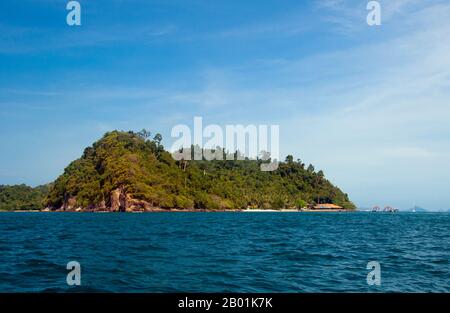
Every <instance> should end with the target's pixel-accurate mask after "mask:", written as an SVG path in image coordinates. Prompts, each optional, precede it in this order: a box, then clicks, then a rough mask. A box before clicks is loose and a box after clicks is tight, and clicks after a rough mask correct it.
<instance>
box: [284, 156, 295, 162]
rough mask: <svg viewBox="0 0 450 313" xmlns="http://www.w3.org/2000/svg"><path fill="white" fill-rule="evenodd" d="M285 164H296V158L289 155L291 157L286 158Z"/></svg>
mask: <svg viewBox="0 0 450 313" xmlns="http://www.w3.org/2000/svg"><path fill="white" fill-rule="evenodd" d="M285 162H286V163H288V164H292V163H294V157H293V156H292V155H290V154H289V155H288V156H287V157H286V160H285Z"/></svg>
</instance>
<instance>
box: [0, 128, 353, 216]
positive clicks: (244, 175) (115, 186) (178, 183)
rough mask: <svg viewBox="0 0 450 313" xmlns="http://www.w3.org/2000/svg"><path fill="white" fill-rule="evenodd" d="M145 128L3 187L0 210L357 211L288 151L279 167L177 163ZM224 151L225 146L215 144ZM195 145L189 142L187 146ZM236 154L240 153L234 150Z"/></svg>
mask: <svg viewBox="0 0 450 313" xmlns="http://www.w3.org/2000/svg"><path fill="white" fill-rule="evenodd" d="M150 138H151V136H150V132H148V131H145V130H143V131H140V132H133V131H111V132H107V133H106V134H105V135H104V136H103V137H102V138H101V139H100V140H98V141H97V142H95V143H94V144H93V145H92V146H90V147H87V148H86V149H85V150H84V152H83V154H82V156H81V157H80V158H79V159H77V160H75V161H73V162H72V163H70V164H69V165H68V166H67V167H66V168H65V169H64V172H63V173H62V174H61V175H60V176H59V177H58V178H57V179H56V180H55V181H54V182H52V183H50V184H47V185H44V186H38V187H35V188H32V187H29V186H26V185H15V186H6V185H1V186H0V210H2V211H17V210H39V211H58V212H59V211H74V212H86V211H89V212H160V211H251V210H255V211H262V210H268V211H269V210H270V211H272V210H275V211H311V210H318V211H320V210H321V208H324V211H330V210H331V211H332V210H339V211H341V210H347V211H352V210H355V209H356V208H355V205H354V204H353V203H352V202H351V201H350V200H349V197H348V195H347V194H346V193H344V192H342V191H341V190H340V189H339V188H338V187H336V186H334V185H333V184H332V183H331V182H330V181H328V180H327V179H326V178H325V176H324V173H323V171H316V170H315V169H314V166H313V165H311V164H310V165H309V166H305V164H304V163H302V161H301V160H299V159H297V160H296V161H294V158H293V156H291V155H289V156H287V157H286V159H285V160H284V162H280V163H279V167H278V169H277V170H275V171H272V172H264V171H261V170H260V164H261V163H262V162H264V161H263V160H260V159H255V160H254V159H248V158H246V159H245V160H212V161H207V160H184V159H182V160H179V161H176V160H175V159H174V158H173V157H172V154H171V153H170V152H168V151H166V150H165V149H164V147H163V145H162V144H161V141H162V137H161V135H160V134H156V135H155V136H154V137H153V139H150ZM217 149H219V151H222V153H224V154H225V151H224V149H221V148H219V147H218V148H217ZM191 150H192V147H191ZM235 153H238V152H235Z"/></svg>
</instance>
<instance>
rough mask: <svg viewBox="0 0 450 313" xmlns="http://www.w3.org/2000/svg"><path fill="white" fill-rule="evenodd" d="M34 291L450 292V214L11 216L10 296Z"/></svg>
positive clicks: (2, 248) (3, 271)
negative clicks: (373, 281) (377, 268)
mask: <svg viewBox="0 0 450 313" xmlns="http://www.w3.org/2000/svg"><path fill="white" fill-rule="evenodd" d="M69 261H78V262H79V263H80V264H81V286H78V287H73V286H68V285H67V284H66V275H67V273H68V272H69V271H68V270H66V264H67V263H68V262H69ZM369 261H378V262H379V263H380V265H381V285H380V286H369V285H368V284H367V281H366V277H367V274H368V273H369V270H367V269H366V266H367V263H368V262H369ZM30 291H50V292H51V291H54V292H66V291H69V292H76V291H85V292H100V291H106V292H184V291H186V292H450V214H448V213H395V214H392V213H144V214H126V213H105V214H98V213H97V214H96V213H1V214H0V292H30Z"/></svg>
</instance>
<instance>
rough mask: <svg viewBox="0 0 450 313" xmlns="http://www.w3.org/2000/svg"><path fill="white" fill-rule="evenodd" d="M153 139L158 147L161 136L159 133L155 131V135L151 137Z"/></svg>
mask: <svg viewBox="0 0 450 313" xmlns="http://www.w3.org/2000/svg"><path fill="white" fill-rule="evenodd" d="M153 141H155V142H156V145H157V146H158V147H159V146H160V145H161V141H162V136H161V134H160V133H157V134H156V135H155V137H153Z"/></svg>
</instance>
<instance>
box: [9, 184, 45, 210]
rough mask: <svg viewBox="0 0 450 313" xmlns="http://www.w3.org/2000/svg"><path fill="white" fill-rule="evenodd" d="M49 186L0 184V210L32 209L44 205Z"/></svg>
mask: <svg viewBox="0 0 450 313" xmlns="http://www.w3.org/2000/svg"><path fill="white" fill-rule="evenodd" d="M49 188H50V186H49V185H43V186H38V187H35V188H32V187H29V186H26V185H14V186H5V185H0V211H11V210H33V209H40V208H42V207H43V206H44V205H45V202H44V200H45V199H46V197H47V194H48V191H49Z"/></svg>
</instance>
